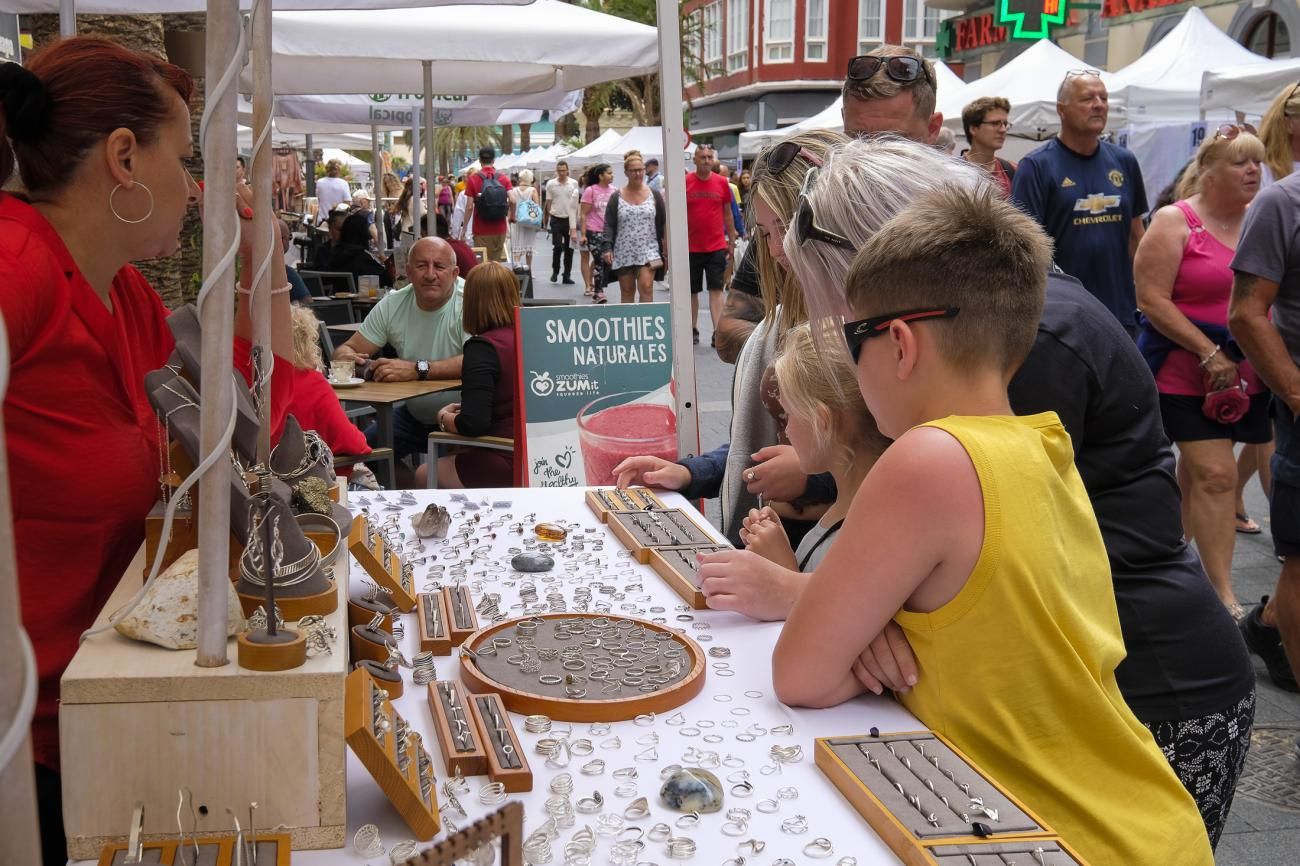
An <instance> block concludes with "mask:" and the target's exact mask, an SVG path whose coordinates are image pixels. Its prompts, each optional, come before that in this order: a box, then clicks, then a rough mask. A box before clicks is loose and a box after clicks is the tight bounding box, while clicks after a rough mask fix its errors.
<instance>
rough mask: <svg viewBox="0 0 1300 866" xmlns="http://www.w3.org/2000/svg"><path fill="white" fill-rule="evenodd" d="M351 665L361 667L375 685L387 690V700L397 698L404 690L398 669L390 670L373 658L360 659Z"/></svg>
mask: <svg viewBox="0 0 1300 866" xmlns="http://www.w3.org/2000/svg"><path fill="white" fill-rule="evenodd" d="M353 667H356V668H361V669H363V670H365V672H366V673H368V674H370V677H371V679H373V680H374V681H375V685H377V686H379V687H380V688H381V689H383V690H384V691H386V692H388V699H389V700H393V701H395V700H397V699H398V698H400V697H401V696H402V693H403V692H404V691H405V690H406V689H405V687H404V686H403V684H402V672H401V671H400V670H395V671H390V670H388V669H387V668H385V667H384V666H383V663H381V662H377V661H375V660H374V659H361V660H360V661H358V662H356V663H355V664H354V665H353Z"/></svg>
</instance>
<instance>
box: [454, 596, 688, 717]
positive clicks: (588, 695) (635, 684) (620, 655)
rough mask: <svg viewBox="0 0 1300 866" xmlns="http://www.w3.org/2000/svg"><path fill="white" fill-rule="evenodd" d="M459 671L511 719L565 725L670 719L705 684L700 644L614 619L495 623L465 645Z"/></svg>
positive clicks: (583, 616)
mask: <svg viewBox="0 0 1300 866" xmlns="http://www.w3.org/2000/svg"><path fill="white" fill-rule="evenodd" d="M596 641H599V645H598V646H593V643H594V642H596ZM616 661H617V662H618V664H615V662H616ZM629 661H630V662H631V663H632V664H630V665H629V664H627V662H629ZM460 664H461V680H462V681H463V682H464V683H465V684H466V685H467V686H468V687H469V688H470V690H471V691H472V692H474V693H475V694H478V693H487V692H492V693H495V694H497V695H500V696H501V700H502V702H504V704H505V706H506V709H508V710H510V711H511V712H514V713H520V714H522V715H533V714H541V715H546V716H549V717H550V718H552V719H555V720H557V721H566V722H617V721H623V720H626V719H632V718H635V717H636V716H638V715H641V714H643V713H662V712H666V711H668V710H672V709H675V708H676V707H679V706H681V705H682V704H684V703H686V702H687V701H689V700H690V699H691V698H693V697H695V696H696V695H698V694H699V693H700V691H701V690H702V689H703V688H704V677H705V656H704V651H703V649H701V648H700V645H699V644H697V643H696V642H695V641H693V640H691V639H690V638H689V637H686V636H685V635H682V634H679V633H677V632H675V631H673V630H672V629H670V628H669V627H668V626H665V625H659V624H658V623H653V622H650V621H649V620H643V619H635V618H632V617H625V616H617V615H613V614H591V613H553V614H542V615H539V616H535V617H530V618H528V619H514V620H506V621H504V622H499V623H494V624H493V625H490V626H488V627H486V628H484V629H482V630H480V631H478V632H475V633H474V634H473V635H472V636H471V637H470V638H469V639H468V640H467V641H466V642H465V644H464V645H463V646H462V647H461V659H460Z"/></svg>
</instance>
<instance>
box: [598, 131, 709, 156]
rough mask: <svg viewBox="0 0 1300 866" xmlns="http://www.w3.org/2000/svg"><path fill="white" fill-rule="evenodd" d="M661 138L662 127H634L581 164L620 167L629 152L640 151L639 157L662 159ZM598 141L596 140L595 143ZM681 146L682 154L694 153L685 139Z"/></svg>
mask: <svg viewBox="0 0 1300 866" xmlns="http://www.w3.org/2000/svg"><path fill="white" fill-rule="evenodd" d="M663 136H664V132H663V127H659V126H634V127H632V128H631V129H629V130H628V131H627V133H626V134H625V135H623V136H621V137H620V138H619V139H618V140H617V141H611V142H610V143H609V144H606V145H605V146H604V147H603V148H601V149H600V150H599V151H598V152H596V153H594V154H591V155H589V156H587V157H584V159H585V160H586V162H585V163H583V164H586V165H595V164H596V163H598V162H608V163H609V164H610V165H622V164H623V155H624V154H625V153H627V152H628V151H629V150H639V151H641V155H642V156H643V157H645V158H646V159H650V158H651V157H654V158H656V159H662V158H663V155H664V137H663ZM603 137H604V136H602V138H603ZM599 140H600V139H597V141H599ZM682 145H683V147H682V153H683V154H688V155H689V154H692V153H694V152H695V144H694V143H693V142H692V143H690V144H687V143H686V139H685V137H683V138H682Z"/></svg>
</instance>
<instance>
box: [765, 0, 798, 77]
mask: <svg viewBox="0 0 1300 866" xmlns="http://www.w3.org/2000/svg"><path fill="white" fill-rule="evenodd" d="M764 2H765V5H766V7H767V10H766V11H767V14H766V16H765V19H766V20H765V21H764V26H763V56H764V58H765V59H766V60H767V62H768V63H791V62H793V61H794V0H764Z"/></svg>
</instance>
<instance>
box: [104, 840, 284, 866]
mask: <svg viewBox="0 0 1300 866" xmlns="http://www.w3.org/2000/svg"><path fill="white" fill-rule="evenodd" d="M197 842H198V846H199V853H198V857H197V861H198V863H197V864H196V862H195V860H196V857H195V854H194V841H193V840H190V839H189V838H188V837H187V838H186V839H185V841H184V842H183V843H182V842H178V841H177V840H176V839H168V840H162V841H157V842H146V843H145V844H144V846H143V848H144V851H143V854H144V856H143V859H142V863H144V864H146V866H147V864H150V863H155V864H158V866H180V864H181V863H185V864H188V866H198V864H205V866H206V864H211V866H235V864H237V863H248V861H249V859H250V858H249V857H248V853H249V852H250V851H251V849H252V846H253V845H256V846H257V862H258V866H289V855H290V854H291V853H292V852H293V846H292V844H291V843H290V841H289V836H288V834H286V833H254V834H251V835H249V836H245V837H244V846H245V854H244V857H243V859H242V860H236V858H235V837H234V836H210V837H208V836H200V837H199V838H198V840H197ZM182 849H188V850H184V851H183V850H182ZM214 849H215V850H214ZM155 851H157V852H158V858H157V859H156V860H155V859H154V855H153V852H155ZM126 854H127V843H125V842H115V843H113V844H111V845H105V846H104V849H103V850H102V851H101V852H100V854H99V861H98V864H97V866H122V864H124V863H125V862H126ZM267 857H274V858H275V859H273V860H269V859H264V858H267Z"/></svg>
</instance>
